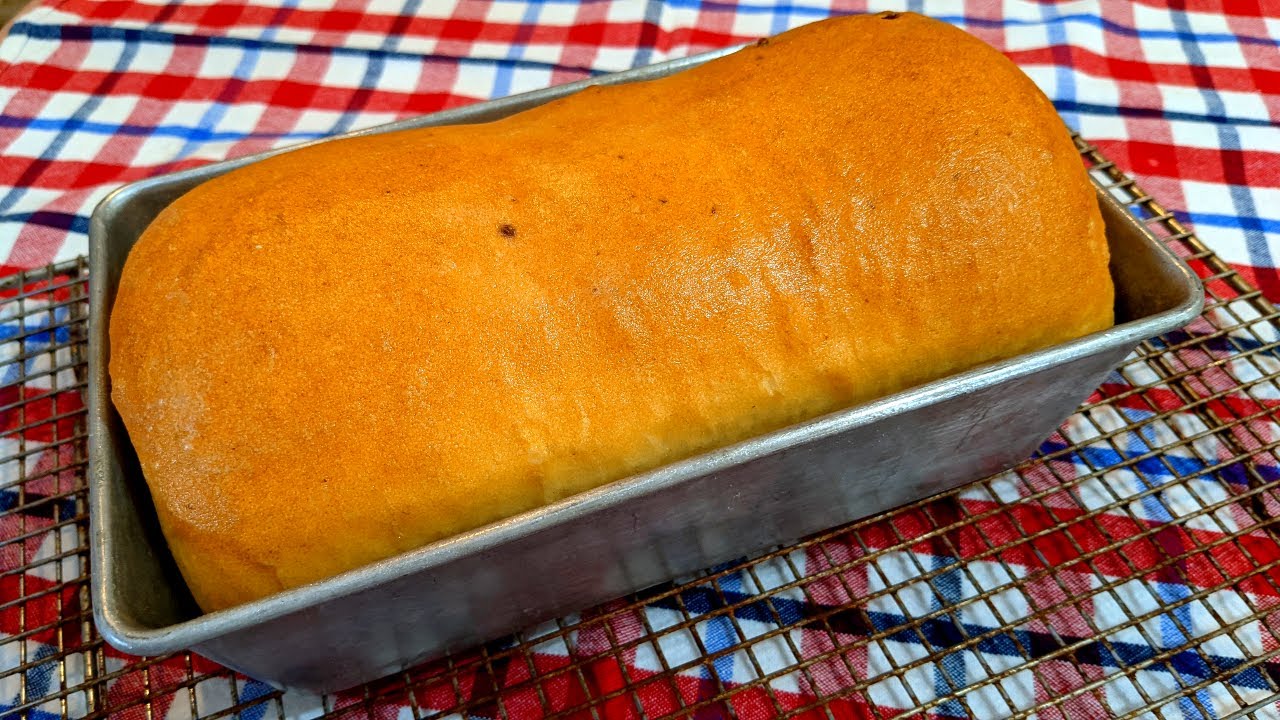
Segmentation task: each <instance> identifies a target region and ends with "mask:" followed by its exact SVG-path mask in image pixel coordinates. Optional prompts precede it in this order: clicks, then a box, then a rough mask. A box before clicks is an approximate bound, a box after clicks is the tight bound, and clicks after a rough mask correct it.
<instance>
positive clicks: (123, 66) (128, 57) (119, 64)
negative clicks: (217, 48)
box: [0, 23, 140, 213]
mask: <svg viewBox="0 0 1280 720" xmlns="http://www.w3.org/2000/svg"><path fill="white" fill-rule="evenodd" d="M18 24H22V23H18ZM14 27H16V25H15V26H14ZM10 31H11V32H12V28H10ZM139 49H140V48H139V46H138V45H136V44H133V43H129V44H126V45H125V46H124V48H122V49H121V51H120V57H119V58H117V59H116V63H115V66H114V67H113V71H114V73H115V75H117V76H118V75H119V74H121V73H123V72H124V71H125V70H127V69H128V67H129V66H130V65H131V64H133V59H134V58H135V57H137V55H138V51H139ZM107 83H110V84H114V81H104V83H103V85H100V86H99V90H102V89H104V85H106V84H107ZM106 98H107V94H106V93H102V92H99V93H95V94H93V95H91V96H90V97H89V98H87V99H86V100H85V101H84V102H83V103H81V105H80V107H78V108H76V111H75V112H74V113H72V114H71V118H70V119H69V120H68V121H67V123H66V124H65V125H64V126H63V127H62V129H61V130H59V131H58V134H57V135H56V136H54V138H53V142H51V143H49V146H48V147H46V148H45V149H44V150H43V151H42V152H41V153H40V160H41V161H43V162H45V163H48V162H52V161H53V160H54V159H55V158H57V157H58V156H59V155H61V154H62V149H63V148H64V147H66V145H67V143H68V142H69V141H70V140H71V138H72V137H73V136H74V135H75V134H76V132H78V130H79V128H80V124H81V123H83V122H85V121H87V120H88V119H89V116H90V115H92V114H93V112H94V111H95V110H97V109H98V106H99V105H101V104H102V101H103V100H105V99H106ZM32 167H34V166H32ZM31 169H32V168H28V171H30V170H31ZM41 172H43V169H38V170H36V175H37V176H38V175H39V174H40V173H41ZM28 179H29V178H26V177H25V173H24V177H21V178H19V182H20V183H21V182H22V181H24V180H28ZM29 189H30V187H29V186H26V185H24V184H19V185H15V186H14V187H12V188H10V189H9V191H8V192H7V193H5V196H4V197H3V198H0V213H3V212H5V211H6V210H8V209H10V208H12V207H13V206H14V205H16V204H18V201H19V200H21V199H22V197H23V196H24V195H26V193H27V190H29Z"/></svg>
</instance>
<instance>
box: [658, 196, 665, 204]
mask: <svg viewBox="0 0 1280 720" xmlns="http://www.w3.org/2000/svg"><path fill="white" fill-rule="evenodd" d="M658 202H660V203H662V204H663V205H666V204H667V199H666V198H658Z"/></svg>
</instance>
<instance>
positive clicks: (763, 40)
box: [756, 38, 769, 47]
mask: <svg viewBox="0 0 1280 720" xmlns="http://www.w3.org/2000/svg"><path fill="white" fill-rule="evenodd" d="M768 44H769V38H760V39H759V40H757V41H756V47H764V46H765V45H768Z"/></svg>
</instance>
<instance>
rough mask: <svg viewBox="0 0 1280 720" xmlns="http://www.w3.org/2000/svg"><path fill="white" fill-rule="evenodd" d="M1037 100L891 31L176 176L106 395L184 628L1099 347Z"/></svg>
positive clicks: (1084, 270)
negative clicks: (870, 412) (806, 426)
mask: <svg viewBox="0 0 1280 720" xmlns="http://www.w3.org/2000/svg"><path fill="white" fill-rule="evenodd" d="M1107 262H1108V256H1107V245H1106V241H1105V238H1104V235H1103V224H1102V220H1101V217H1100V214H1099V211H1098V207H1097V203H1096V198H1095V196H1094V193H1093V190H1092V188H1091V186H1090V183H1089V182H1088V179H1087V177H1086V173H1085V170H1084V169H1083V167H1082V164H1081V162H1080V159H1079V157H1078V155H1077V152H1076V151H1075V149H1074V147H1073V145H1072V142H1071V140H1070V138H1069V136H1068V134H1067V131H1066V129H1065V128H1064V127H1063V125H1062V123H1061V121H1060V120H1059V118H1058V116H1057V115H1056V113H1055V112H1054V109H1053V106H1052V105H1051V104H1050V103H1049V101H1048V100H1047V99H1046V98H1045V97H1044V96H1043V95H1042V94H1041V93H1040V92H1039V91H1038V90H1037V89H1036V87H1035V86H1034V85H1033V84H1032V83H1031V81H1030V80H1029V79H1028V78H1027V77H1026V76H1025V75H1023V74H1022V73H1021V72H1020V71H1019V70H1018V69H1017V68H1016V67H1015V66H1014V65H1013V64H1012V63H1010V62H1009V61H1008V60H1007V59H1005V58H1004V57H1003V56H1002V55H1000V54H999V53H998V52H996V51H995V50H993V49H991V48H990V47H988V46H986V45H984V44H983V43H982V42H980V41H979V40H977V39H975V38H972V37H970V36H968V35H966V34H965V33H963V32H961V31H960V30H957V29H953V28H951V27H949V26H947V25H945V24H943V23H940V22H935V21H932V20H928V19H925V18H922V17H919V16H916V15H911V14H883V15H879V16H865V17H854V18H843V19H834V20H829V21H823V22H818V23H814V24H811V25H808V26H805V27H802V28H800V29H797V30H793V31H791V32H788V33H785V34H782V35H780V36H778V37H777V38H774V39H773V40H771V41H768V42H765V41H762V42H760V43H758V44H754V45H752V46H750V47H747V48H746V49H744V50H741V51H740V52H737V53H735V54H733V55H730V56H728V57H725V58H723V59H719V60H715V61H712V62H710V63H707V64H706V65H703V66H701V67H698V68H696V69H691V70H687V71H684V72H681V73H679V74H677V75H674V76H671V77H669V78H666V79H662V80H657V81H651V82H645V83H637V84H631V85H626V86H619V87H596V88H591V89H589V90H585V91H582V92H580V93H577V94H575V95H573V96H570V97H567V98H565V99H562V100H559V101H556V102H552V103H550V104H547V105H545V106H542V107H539V108H537V109H533V110H529V111H527V112H524V113H521V114H519V115H515V116H513V117H510V118H507V119H504V120H501V121H497V122H492V123H488V124H480V125H471V126H458V127H446V128H431V129H421V130H411V131H401V132H396V133H392V134H383V135H375V136H368V137H357V138H353V139H346V140H339V141H334V142H328V143H322V144H319V145H316V146H313V147H308V148H305V149H301V150H297V151H294V152H289V153H285V154H282V155H279V156H276V157H273V158H271V159H268V160H265V161H262V162H258V163H255V164H252V165H250V166H247V167H244V168H241V169H239V170H235V171H233V172H230V173H228V174H226V175H224V176H222V177H219V178H217V179H214V180H211V181H209V182H207V183H204V184H202V185H200V186H199V187H197V188H196V189H194V190H192V191H191V192H190V193H188V194H186V195H185V196H183V197H182V198H180V199H179V200H177V201H176V202H174V203H173V204H172V205H171V206H170V207H168V208H167V209H166V210H164V211H163V212H162V213H161V214H160V215H159V217H158V218H157V219H156V220H155V221H154V223H153V224H152V225H151V226H150V227H149V228H148V229H147V231H146V232H145V234H144V235H143V236H142V238H141V240H140V241H139V242H138V243H137V245H136V246H135V247H134V248H133V250H132V251H131V254H130V256H129V258H128V262H127V265H126V267H125V268H124V273H123V277H122V278H121V281H120V286H119V294H118V297H117V298H116V301H115V305H114V310H113V314H112V317H111V328H110V331H111V337H110V339H111V359H110V373H111V381H112V398H113V400H114V403H115V405H116V407H117V408H118V409H119V412H120V415H121V416H122V418H123V419H124V422H125V425H126V427H127V429H128V432H129V435H130V438H131V441H132V443H133V445H134V447H135V448H136V449H137V453H138V457H139V459H140V460H141V465H142V468H143V471H144V474H145V476H146V479H147V482H148V485H149V487H150V489H151V492H152V497H153V499H154V501H155V505H156V509H157V511H158V513H159V519H160V522H161V525H162V527H163V530H164V533H165V536H166V538H167V540H168V542H169V545H170V547H171V549H172V551H173V554H174V557H175V558H176V560H177V563H178V565H179V567H180V568H181V570H182V573H183V574H184V576H185V578H186V580H187V582H188V584H189V585H190V588H191V590H192V592H193V594H194V596H195V598H196V599H197V601H198V602H199V603H200V605H201V606H202V607H203V608H204V609H205V610H210V611H212V610H217V609H219V608H225V607H228V606H232V605H235V604H238V603H242V602H245V601H248V600H253V599H255V598H260V597H263V596H265V595H268V594H270V593H273V592H276V591H279V590H281V589H283V588H291V587H294V586H297V585H300V584H304V583H307V582H310V581H314V580H319V579H322V578H325V577H328V576H331V575H334V574H336V573H340V572H342V571H345V570H348V569H351V568H355V567H358V566H360V565H363V564H367V563H369V562H371V561H375V560H378V559H380V558H386V557H388V556H392V555H395V554H397V553H400V552H403V551H406V550H409V549H412V548H417V547H420V546H422V545H424V544H426V543H430V542H432V541H433V540H437V539H440V538H444V537H447V536H451V535H454V534H457V533H459V532H462V531H466V530H470V529H473V528H477V527H480V526H482V525H484V524H486V523H490V522H493V521H496V520H499V519H502V518H505V517H508V516H511V515H514V514H517V513H520V512H522V511H525V510H529V509H531V508H536V507H538V506H540V505H543V504H546V503H549V502H552V501H555V500H557V499H560V498H564V497H566V496H569V495H572V494H574V493H577V492H580V491H582V490H584V489H587V488H592V487H596V486H599V485H602V484H604V483H608V482H611V481H615V480H618V479H620V478H624V477H626V476H628V475H631V474H633V473H637V472H640V471H643V470H647V469H650V468H654V467H656V466H659V465H662V464H664V463H669V462H671V461H674V460H677V459H680V458H684V457H688V456H690V455H693V454H695V453H699V452H702V451H705V450H708V449H712V448H716V447H719V446H724V445H726V444H729V443H733V442H735V441H739V440H743V439H746V438H749V437H752V436H755V435H758V434H760V433H764V432H767V431H770V430H774V429H777V428H781V427H784V426H786V425H789V424H792V423H795V422H797V421H801V420H805V419H808V418H813V417H815V416H818V415H821V414H823V413H828V412H831V411H834V410H837V409H841V408H845V407H848V406H850V405H853V404H855V403H859V402H863V401H867V400H871V399H874V398H877V397H880V396H883V395H885V394H887V393H892V392H895V391H898V390H902V389H905V388H908V387H911V386H913V385H917V384H919V383H923V382H926V381H930V380H934V379H937V378H940V377H943V376H946V375H948V374H951V373H955V372H957V371H961V370H965V369H968V368H972V367H974V366H976V365H979V364H982V363H985V362H988V361H992V360H997V359H1001V358H1007V357H1010V356H1013V355H1017V354H1019V353H1023V352H1026V351H1030V350H1034V349H1037V348H1042V347H1045V346H1048V345H1052V344H1055V343H1059V342H1062V341H1065V340H1068V339H1071V338H1076V337H1079V336H1082V335H1085V334H1087V333H1090V332H1093V331H1096V330H1100V329H1103V328H1106V327H1107V326H1109V325H1110V324H1111V323H1112V302H1113V299H1112V293H1113V291H1112V286H1111V280H1110V277H1109V275H1108V269H1107Z"/></svg>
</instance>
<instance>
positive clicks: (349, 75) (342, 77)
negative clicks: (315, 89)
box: [320, 55, 369, 88]
mask: <svg viewBox="0 0 1280 720" xmlns="http://www.w3.org/2000/svg"><path fill="white" fill-rule="evenodd" d="M368 69H369V60H368V58H365V57H362V56H359V55H338V56H335V57H334V58H332V59H331V60H330V61H329V67H328V68H326V69H325V73H324V78H323V79H321V80H320V84H321V85H324V86H325V87H334V88H359V87H361V85H362V83H363V82H364V76H365V73H366V72H367V71H368Z"/></svg>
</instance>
